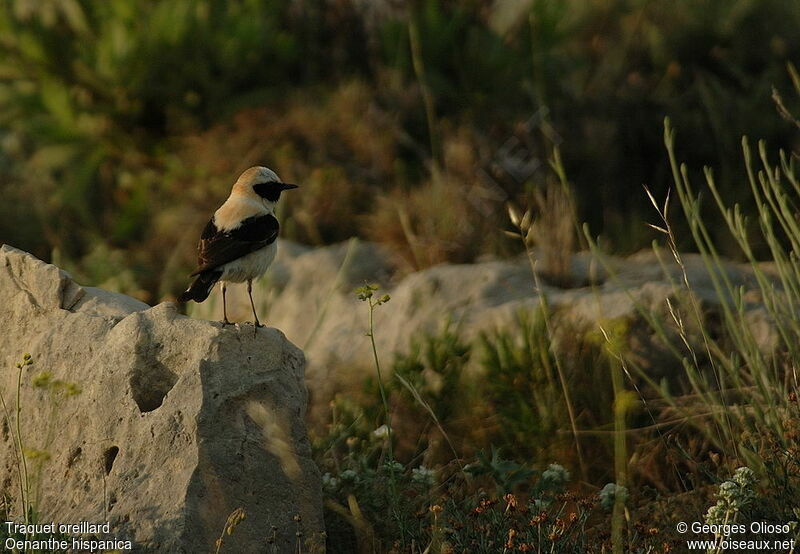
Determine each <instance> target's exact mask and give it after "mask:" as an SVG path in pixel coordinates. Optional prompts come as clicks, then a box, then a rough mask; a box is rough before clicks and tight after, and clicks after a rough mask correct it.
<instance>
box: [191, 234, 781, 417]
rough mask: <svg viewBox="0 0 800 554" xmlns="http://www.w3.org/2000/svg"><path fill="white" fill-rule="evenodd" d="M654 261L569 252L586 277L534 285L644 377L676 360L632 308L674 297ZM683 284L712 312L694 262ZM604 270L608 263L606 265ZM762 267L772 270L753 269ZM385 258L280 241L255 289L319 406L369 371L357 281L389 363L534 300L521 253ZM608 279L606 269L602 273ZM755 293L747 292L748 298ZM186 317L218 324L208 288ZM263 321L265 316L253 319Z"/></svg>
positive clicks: (760, 316) (241, 306)
mask: <svg viewBox="0 0 800 554" xmlns="http://www.w3.org/2000/svg"><path fill="white" fill-rule="evenodd" d="M663 258H664V259H663V261H659V259H658V258H657V257H656V255H655V254H654V253H652V252H643V253H640V254H637V255H634V256H632V257H629V258H625V259H622V258H612V259H608V260H605V261H604V262H601V261H599V260H596V259H593V257H592V256H591V255H589V254H588V253H580V254H576V255H574V256H573V258H572V280H573V281H574V282H577V283H593V284H592V285H586V286H581V287H575V288H570V289H564V288H559V287H555V286H548V285H547V284H546V283H543V284H542V291H543V292H544V294H545V295H546V297H547V302H548V304H549V305H550V306H551V308H552V309H554V310H555V311H556V315H557V317H559V318H565V320H567V321H569V322H571V323H572V324H575V325H577V326H578V327H579V328H580V327H581V326H583V327H584V328H590V327H591V328H594V329H596V328H597V324H598V323H601V322H607V321H609V320H625V321H626V322H627V323H628V324H629V328H631V329H632V330H633V333H632V334H631V339H632V343H631V349H632V351H633V353H634V355H636V356H637V361H638V362H639V363H641V364H643V365H644V367H646V368H650V369H652V371H653V373H654V375H653V376H654V377H659V376H661V375H665V374H669V373H670V372H672V373H675V372H677V371H679V365H678V364H677V363H676V362H675V359H674V357H672V356H671V355H669V354H668V352H667V351H666V349H664V348H663V346H661V347H660V346H658V345H657V344H655V341H654V340H653V339H654V337H653V335H654V333H653V332H652V330H650V329H649V327H648V325H647V324H645V323H643V322H642V320H641V318H640V316H639V314H638V313H637V307H636V303H640V305H642V306H644V307H646V308H647V309H649V310H653V311H658V312H661V313H662V314H666V311H667V309H668V306H667V300H668V299H672V301H673V302H674V301H675V297H676V295H680V294H684V293H685V289H684V288H683V286H682V278H683V274H682V272H681V270H680V268H679V267H678V266H677V264H676V263H675V262H674V260H673V259H672V258H671V257H670V256H669V254H665V255H664V256H663ZM683 261H684V264H685V267H686V273H687V276H688V279H689V281H690V283H691V286H692V290H693V292H694V294H695V296H696V297H697V298H698V300H699V302H700V303H701V304H702V305H703V309H704V310H705V311H707V312H713V311H714V310H715V309H717V308H718V306H719V299H718V295H717V293H716V291H715V289H714V286H713V282H712V280H711V279H710V277H709V274H708V272H707V270H706V268H705V265H704V263H703V261H702V259H701V258H700V257H699V256H698V255H696V254H688V255H684V256H683ZM609 266H610V267H609ZM725 269H726V271H727V273H728V276H729V278H730V279H731V282H732V283H733V284H734V285H735V286H742V287H744V289H745V290H749V291H753V292H755V291H756V289H757V286H756V282H755V278H754V276H753V272H752V269H751V268H750V267H749V266H747V265H743V264H735V263H727V264H726V265H725ZM762 269H763V270H764V271H765V272H766V273H767V274H769V273H770V268H769V267H768V266H766V265H765V266H764V267H763V268H762ZM394 273H395V268H394V267H393V266H392V263H391V258H390V256H389V254H388V253H387V252H386V251H384V250H382V249H381V247H379V246H378V245H376V244H372V243H364V242H359V241H357V240H351V241H349V242H345V243H341V244H336V245H332V246H328V247H321V248H315V249H310V248H306V247H303V246H299V245H297V244H293V243H291V242H288V241H282V242H281V244H280V246H279V249H278V257H277V259H276V261H275V263H274V264H273V267H272V268H271V269H270V271H269V272H268V273H267V276H266V277H265V278H264V279H262V280H260V281H259V282H257V284H256V292H255V293H254V295H255V299H256V302H257V304H258V309H259V314H260V315H262V316H263V315H265V314H266V320H267V321H269V322H270V324H273V325H275V326H276V327H279V328H280V329H282V330H283V331H284V332H285V333H286V335H287V336H288V337H289V338H290V339H291V340H292V341H294V342H296V343H297V344H298V345H300V346H301V348H303V350H304V352H305V353H306V356H307V358H308V362H309V365H308V369H307V372H306V378H307V380H308V386H309V389H310V391H311V393H312V399H313V400H314V402H313V405H314V407H315V413H316V409H320V410H323V412H324V410H325V406H326V405H327V402H328V400H329V399H330V397H331V395H332V394H333V393H334V392H336V391H337V390H347V388H348V387H350V386H351V385H352V384H353V383H357V382H360V381H361V380H362V379H363V377H364V376H365V375H368V374H371V373H372V372H374V369H373V361H372V350H371V348H370V343H369V339H368V338H367V337H365V336H364V333H365V331H366V329H367V319H368V313H367V306H366V305H365V304H364V303H362V302H359V301H358V300H357V299H356V296H355V294H354V292H353V291H354V289H355V288H356V287H359V286H361V285H363V284H364V283H365V282H371V283H379V284H380V285H381V293H380V294H383V293H384V292H388V293H389V294H390V295H391V301H390V302H389V303H388V304H386V305H383V306H381V307H379V308H378V309H377V310H376V312H375V328H376V331H375V338H376V341H377V345H378V351H379V355H380V356H381V357H382V358H383V360H382V362H383V363H384V364H385V366H386V367H389V365H390V362H391V360H392V357H393V356H394V355H395V353H398V352H406V351H407V350H408V348H409V343H410V341H411V339H412V337H413V336H415V335H418V334H420V333H425V332H436V331H437V330H438V329H439V328H440V326H441V325H442V323H443V322H444V321H445V320H448V319H449V320H451V321H452V322H453V323H455V324H456V325H458V328H459V331H460V333H461V334H462V336H463V337H464V338H465V339H466V340H469V339H470V338H471V337H474V336H475V335H476V334H478V333H480V332H481V331H486V330H490V329H495V328H502V327H508V326H510V325H514V320H515V317H516V315H517V313H518V311H519V310H521V309H524V310H534V309H536V308H537V307H538V306H539V304H540V300H539V296H538V294H537V293H536V289H535V286H534V280H533V277H532V273H531V268H530V264H529V261H528V260H527V258H525V257H524V256H522V257H520V258H517V259H511V260H499V261H485V262H480V263H475V264H462V265H439V266H435V267H431V268H428V269H425V270H422V271H419V272H416V273H412V274H410V275H406V276H404V277H401V278H399V279H393V278H392V275H393V274H394ZM609 274H611V275H612V276H609ZM756 296H757V295H756ZM190 310H191V311H190V313H191V314H192V315H193V316H194V317H200V318H206V319H214V320H216V319H220V318H221V314H222V306H221V298H220V295H219V293H218V292H216V291H215V292H214V293H212V295H211V297H210V298H209V299H208V300H207V301H206V302H205V303H203V304H201V305H192V306H191V307H190ZM251 313H252V312H251V309H250V305H249V301H248V298H247V294H246V292H245V290H244V288H243V286H239V287H237V286H233V287H231V288H229V292H228V314H229V315H231V314H232V315H233V318H234V319H236V320H239V321H250V320H251V319H252V315H251ZM262 319H264V318H263V317H262ZM745 319H746V321H747V322H748V323H749V324H751V325H752V328H753V332H754V334H755V335H756V340H757V342H758V343H759V344H760V345H761V346H763V347H764V348H765V349H769V348H771V347H773V346H774V343H775V341H776V340H777V333H776V332H775V329H774V326H773V325H772V324H771V322H770V320H769V317H768V315H767V314H766V313H765V312H764V310H763V307H762V306H761V305H760V304H759V303H758V302H751V303H749V304H748V306H747V310H746V314H745Z"/></svg>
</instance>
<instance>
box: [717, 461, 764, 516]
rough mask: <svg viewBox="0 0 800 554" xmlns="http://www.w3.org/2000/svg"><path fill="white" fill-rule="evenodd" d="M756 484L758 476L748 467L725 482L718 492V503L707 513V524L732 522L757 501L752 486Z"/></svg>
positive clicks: (738, 470) (741, 469)
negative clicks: (733, 517)
mask: <svg viewBox="0 0 800 554" xmlns="http://www.w3.org/2000/svg"><path fill="white" fill-rule="evenodd" d="M755 483H756V475H755V473H754V472H753V470H751V469H750V468H748V467H740V468H739V469H737V470H736V471H735V472H734V474H733V477H732V478H731V479H729V480H728V481H723V482H722V483H721V484H720V486H719V491H717V503H716V504H715V505H713V506H711V507H710V508H709V509H708V511H707V512H706V518H705V519H706V523H709V524H722V523H726V522H729V521H731V519H732V518H731V516H735V515H736V514H737V513H738V512H739V511H741V510H742V509H743V508H745V507H746V506H747V505H748V504H750V502H752V501H753V500H754V499H755V492H754V491H753V490H752V486H753V485H754V484H755Z"/></svg>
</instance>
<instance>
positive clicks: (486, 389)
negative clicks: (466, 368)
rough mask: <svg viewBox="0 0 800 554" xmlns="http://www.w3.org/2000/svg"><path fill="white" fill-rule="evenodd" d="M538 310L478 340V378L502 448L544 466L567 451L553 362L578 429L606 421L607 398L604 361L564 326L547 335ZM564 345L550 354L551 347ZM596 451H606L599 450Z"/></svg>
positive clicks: (608, 415)
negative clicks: (554, 343) (480, 373)
mask: <svg viewBox="0 0 800 554" xmlns="http://www.w3.org/2000/svg"><path fill="white" fill-rule="evenodd" d="M543 309H544V308H541V307H539V308H537V310H536V311H534V312H533V313H531V312H530V311H520V312H518V313H517V316H516V322H515V325H513V326H512V327H509V328H501V329H497V330H494V331H491V332H484V333H482V334H481V335H480V337H479V339H478V344H479V349H480V350H479V351H480V354H481V356H480V363H481V366H482V368H483V371H484V377H483V379H482V382H481V385H482V391H483V396H484V398H485V400H486V401H488V402H490V403H491V405H492V408H493V411H494V412H495V413H497V414H498V417H499V419H500V422H501V423H500V424H499V425H498V432H499V434H500V436H501V437H502V444H505V445H508V448H509V449H511V452H512V453H513V455H514V457H529V458H531V459H536V460H537V461H541V462H546V461H548V459H552V458H554V457H558V458H560V459H565V452H567V451H570V450H571V447H570V442H571V441H570V437H569V435H568V434H566V433H564V431H567V430H568V429H569V415H568V411H567V405H566V402H565V399H564V395H563V391H562V385H561V383H560V381H559V377H558V373H557V367H556V359H555V356H556V355H558V356H561V360H560V362H561V364H562V367H563V368H564V371H565V379H566V381H567V386H568V387H569V390H570V392H571V393H572V395H573V397H574V398H573V399H572V400H573V402H574V403H575V409H576V411H577V412H578V413H579V414H581V417H580V424H581V427H582V428H599V427H603V426H604V425H607V424H608V423H609V422H610V419H611V413H612V412H611V405H612V399H613V391H612V387H611V382H610V377H609V370H608V360H607V358H606V356H605V354H604V353H603V351H602V349H601V348H599V347H598V346H597V345H596V344H595V343H594V342H593V341H592V340H591V338H590V336H583V335H585V332H584V331H581V330H580V329H576V328H575V327H574V326H572V325H569V324H564V325H563V328H561V329H558V330H554V331H553V334H554V336H553V337H551V334H550V333H549V332H548V329H547V324H546V321H545V318H544V315H543V311H542V310H543ZM553 340H556V341H560V340H563V341H565V342H564V344H563V346H558V345H557V346H556V348H555V349H551V347H550V345H551V341H553ZM596 447H599V448H600V449H601V452H602V451H604V450H605V447H604V446H601V445H600V444H597V445H596Z"/></svg>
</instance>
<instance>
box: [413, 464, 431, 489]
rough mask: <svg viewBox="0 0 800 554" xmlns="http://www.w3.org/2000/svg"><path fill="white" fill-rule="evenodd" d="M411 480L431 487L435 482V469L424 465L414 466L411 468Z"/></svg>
mask: <svg viewBox="0 0 800 554" xmlns="http://www.w3.org/2000/svg"><path fill="white" fill-rule="evenodd" d="M411 480H412V481H415V482H417V483H422V484H423V485H428V486H429V487H431V486H433V485H434V484H435V483H436V471H434V470H432V469H428V468H427V467H425V466H419V467H416V468H414V469H412V470H411Z"/></svg>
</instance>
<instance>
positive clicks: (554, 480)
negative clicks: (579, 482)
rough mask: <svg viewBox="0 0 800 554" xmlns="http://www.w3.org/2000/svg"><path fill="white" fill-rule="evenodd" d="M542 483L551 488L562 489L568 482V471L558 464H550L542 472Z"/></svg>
mask: <svg viewBox="0 0 800 554" xmlns="http://www.w3.org/2000/svg"><path fill="white" fill-rule="evenodd" d="M542 481H544V482H545V483H546V484H548V485H550V486H553V487H563V486H564V485H566V484H567V483H568V482H569V471H567V470H566V469H564V466H562V465H559V464H550V465H549V466H547V469H546V470H544V471H543V472H542Z"/></svg>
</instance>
